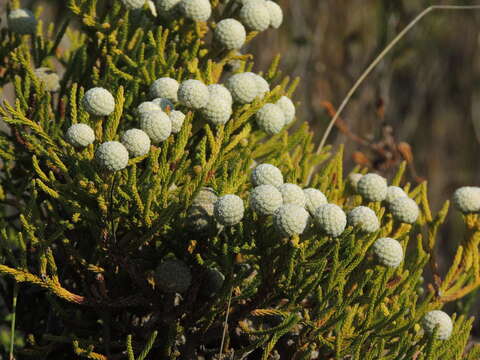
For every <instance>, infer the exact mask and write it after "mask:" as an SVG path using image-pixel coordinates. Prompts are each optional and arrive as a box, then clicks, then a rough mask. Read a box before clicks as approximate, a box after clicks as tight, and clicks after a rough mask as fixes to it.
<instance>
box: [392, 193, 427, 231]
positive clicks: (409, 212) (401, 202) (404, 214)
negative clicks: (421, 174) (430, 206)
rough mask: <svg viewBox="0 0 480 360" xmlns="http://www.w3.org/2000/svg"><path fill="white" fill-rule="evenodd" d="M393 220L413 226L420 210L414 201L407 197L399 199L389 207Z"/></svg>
mask: <svg viewBox="0 0 480 360" xmlns="http://www.w3.org/2000/svg"><path fill="white" fill-rule="evenodd" d="M389 209H390V212H391V213H392V215H393V218H394V219H395V220H397V221H400V222H402V223H406V224H413V223H415V221H417V219H418V215H419V214H420V210H419V208H418V205H417V203H416V202H415V201H413V200H412V199H410V198H409V197H399V198H397V199H396V200H394V201H392V202H391V203H390V205H389Z"/></svg>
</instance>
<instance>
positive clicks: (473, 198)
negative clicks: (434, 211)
mask: <svg viewBox="0 0 480 360" xmlns="http://www.w3.org/2000/svg"><path fill="white" fill-rule="evenodd" d="M453 205H454V206H455V207H456V208H457V209H458V210H460V211H461V212H462V213H464V214H468V213H476V212H479V211H480V187H477V186H463V187H461V188H458V189H457V190H456V191H455V193H454V194H453Z"/></svg>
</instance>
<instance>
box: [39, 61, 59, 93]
mask: <svg viewBox="0 0 480 360" xmlns="http://www.w3.org/2000/svg"><path fill="white" fill-rule="evenodd" d="M35 76H36V77H37V79H39V80H40V81H41V82H42V84H43V86H44V87H45V90H47V91H51V92H57V91H58V90H60V78H59V77H58V74H57V73H56V72H54V71H52V70H51V69H50V68H48V67H40V68H37V69H35Z"/></svg>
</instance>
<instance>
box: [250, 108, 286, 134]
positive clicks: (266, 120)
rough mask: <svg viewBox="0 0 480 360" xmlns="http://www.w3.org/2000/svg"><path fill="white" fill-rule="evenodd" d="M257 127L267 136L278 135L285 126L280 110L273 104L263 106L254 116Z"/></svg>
mask: <svg viewBox="0 0 480 360" xmlns="http://www.w3.org/2000/svg"><path fill="white" fill-rule="evenodd" d="M255 119H256V120H257V124H258V127H259V128H260V129H262V130H263V131H265V132H266V133H267V134H269V135H275V134H278V133H279V132H280V131H282V129H283V126H284V125H285V116H284V115H283V111H282V109H280V107H279V106H277V105H275V104H265V105H263V107H262V108H261V109H260V110H258V111H257V113H256V114H255Z"/></svg>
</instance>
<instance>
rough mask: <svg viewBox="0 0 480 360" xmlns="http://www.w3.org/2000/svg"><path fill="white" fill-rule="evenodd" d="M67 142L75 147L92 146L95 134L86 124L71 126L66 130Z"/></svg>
mask: <svg viewBox="0 0 480 360" xmlns="http://www.w3.org/2000/svg"><path fill="white" fill-rule="evenodd" d="M66 138H67V141H68V142H69V143H70V144H71V145H72V146H75V147H84V146H88V145H90V144H93V142H94V141H95V133H94V132H93V129H92V128H91V127H90V126H88V125H87V124H73V125H72V126H70V127H69V128H68V130H67V134H66Z"/></svg>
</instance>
